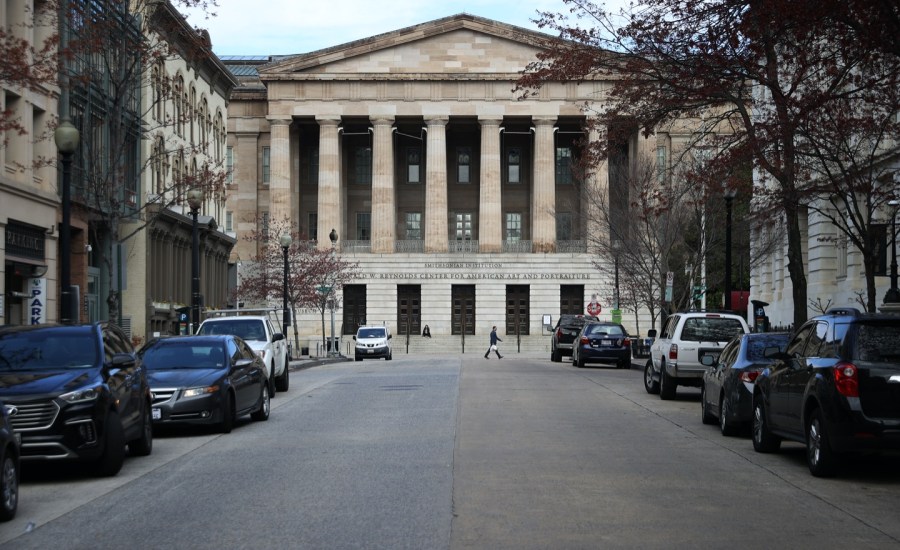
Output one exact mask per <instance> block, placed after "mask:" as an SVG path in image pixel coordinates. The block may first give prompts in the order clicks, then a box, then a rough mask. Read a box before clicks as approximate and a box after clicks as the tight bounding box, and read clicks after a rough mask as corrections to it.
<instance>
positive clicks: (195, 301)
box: [187, 187, 203, 334]
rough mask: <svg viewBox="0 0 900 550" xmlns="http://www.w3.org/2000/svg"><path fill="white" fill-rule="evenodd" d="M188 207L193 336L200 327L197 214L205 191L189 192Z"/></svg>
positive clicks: (195, 189)
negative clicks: (190, 227)
mask: <svg viewBox="0 0 900 550" xmlns="http://www.w3.org/2000/svg"><path fill="white" fill-rule="evenodd" d="M187 201H188V206H190V207H191V217H192V218H193V219H194V225H193V228H192V233H191V245H192V246H191V324H192V326H191V334H194V331H196V330H197V327H199V326H200V235H199V228H198V227H197V214H198V213H199V211H200V205H202V204H203V191H202V190H200V189H197V188H196V187H194V188H192V189H191V190H190V191H188V194H187Z"/></svg>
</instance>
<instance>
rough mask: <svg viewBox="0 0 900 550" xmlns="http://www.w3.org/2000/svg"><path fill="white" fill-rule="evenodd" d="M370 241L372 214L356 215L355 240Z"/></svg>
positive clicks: (359, 213)
mask: <svg viewBox="0 0 900 550" xmlns="http://www.w3.org/2000/svg"><path fill="white" fill-rule="evenodd" d="M371 239H372V213H371V212H357V213H356V240H357V241H368V240H371Z"/></svg>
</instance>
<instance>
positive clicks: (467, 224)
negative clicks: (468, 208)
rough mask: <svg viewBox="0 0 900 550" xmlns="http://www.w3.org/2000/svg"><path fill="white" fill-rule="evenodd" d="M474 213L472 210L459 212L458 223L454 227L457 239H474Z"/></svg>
mask: <svg viewBox="0 0 900 550" xmlns="http://www.w3.org/2000/svg"><path fill="white" fill-rule="evenodd" d="M473 218H474V215H473V214H472V213H470V212H457V213H456V225H455V227H454V232H455V237H456V240H457V241H470V240H472V225H473Z"/></svg>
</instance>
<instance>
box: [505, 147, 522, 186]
mask: <svg viewBox="0 0 900 550" xmlns="http://www.w3.org/2000/svg"><path fill="white" fill-rule="evenodd" d="M521 162H522V150H521V149H519V148H518V147H510V148H509V149H507V150H506V182H507V183H519V182H520V181H521V179H520V178H519V174H520V171H519V167H520V164H521Z"/></svg>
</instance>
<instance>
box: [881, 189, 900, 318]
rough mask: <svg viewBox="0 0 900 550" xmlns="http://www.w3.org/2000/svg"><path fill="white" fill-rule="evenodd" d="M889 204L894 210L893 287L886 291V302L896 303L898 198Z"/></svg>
mask: <svg viewBox="0 0 900 550" xmlns="http://www.w3.org/2000/svg"><path fill="white" fill-rule="evenodd" d="M888 204H889V205H891V206H892V207H893V208H894V210H893V211H892V212H891V288H889V289H888V291H887V292H885V293H884V303H886V304H896V303H897V302H900V289H898V288H897V206H898V205H900V201H898V200H890V201H888Z"/></svg>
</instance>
